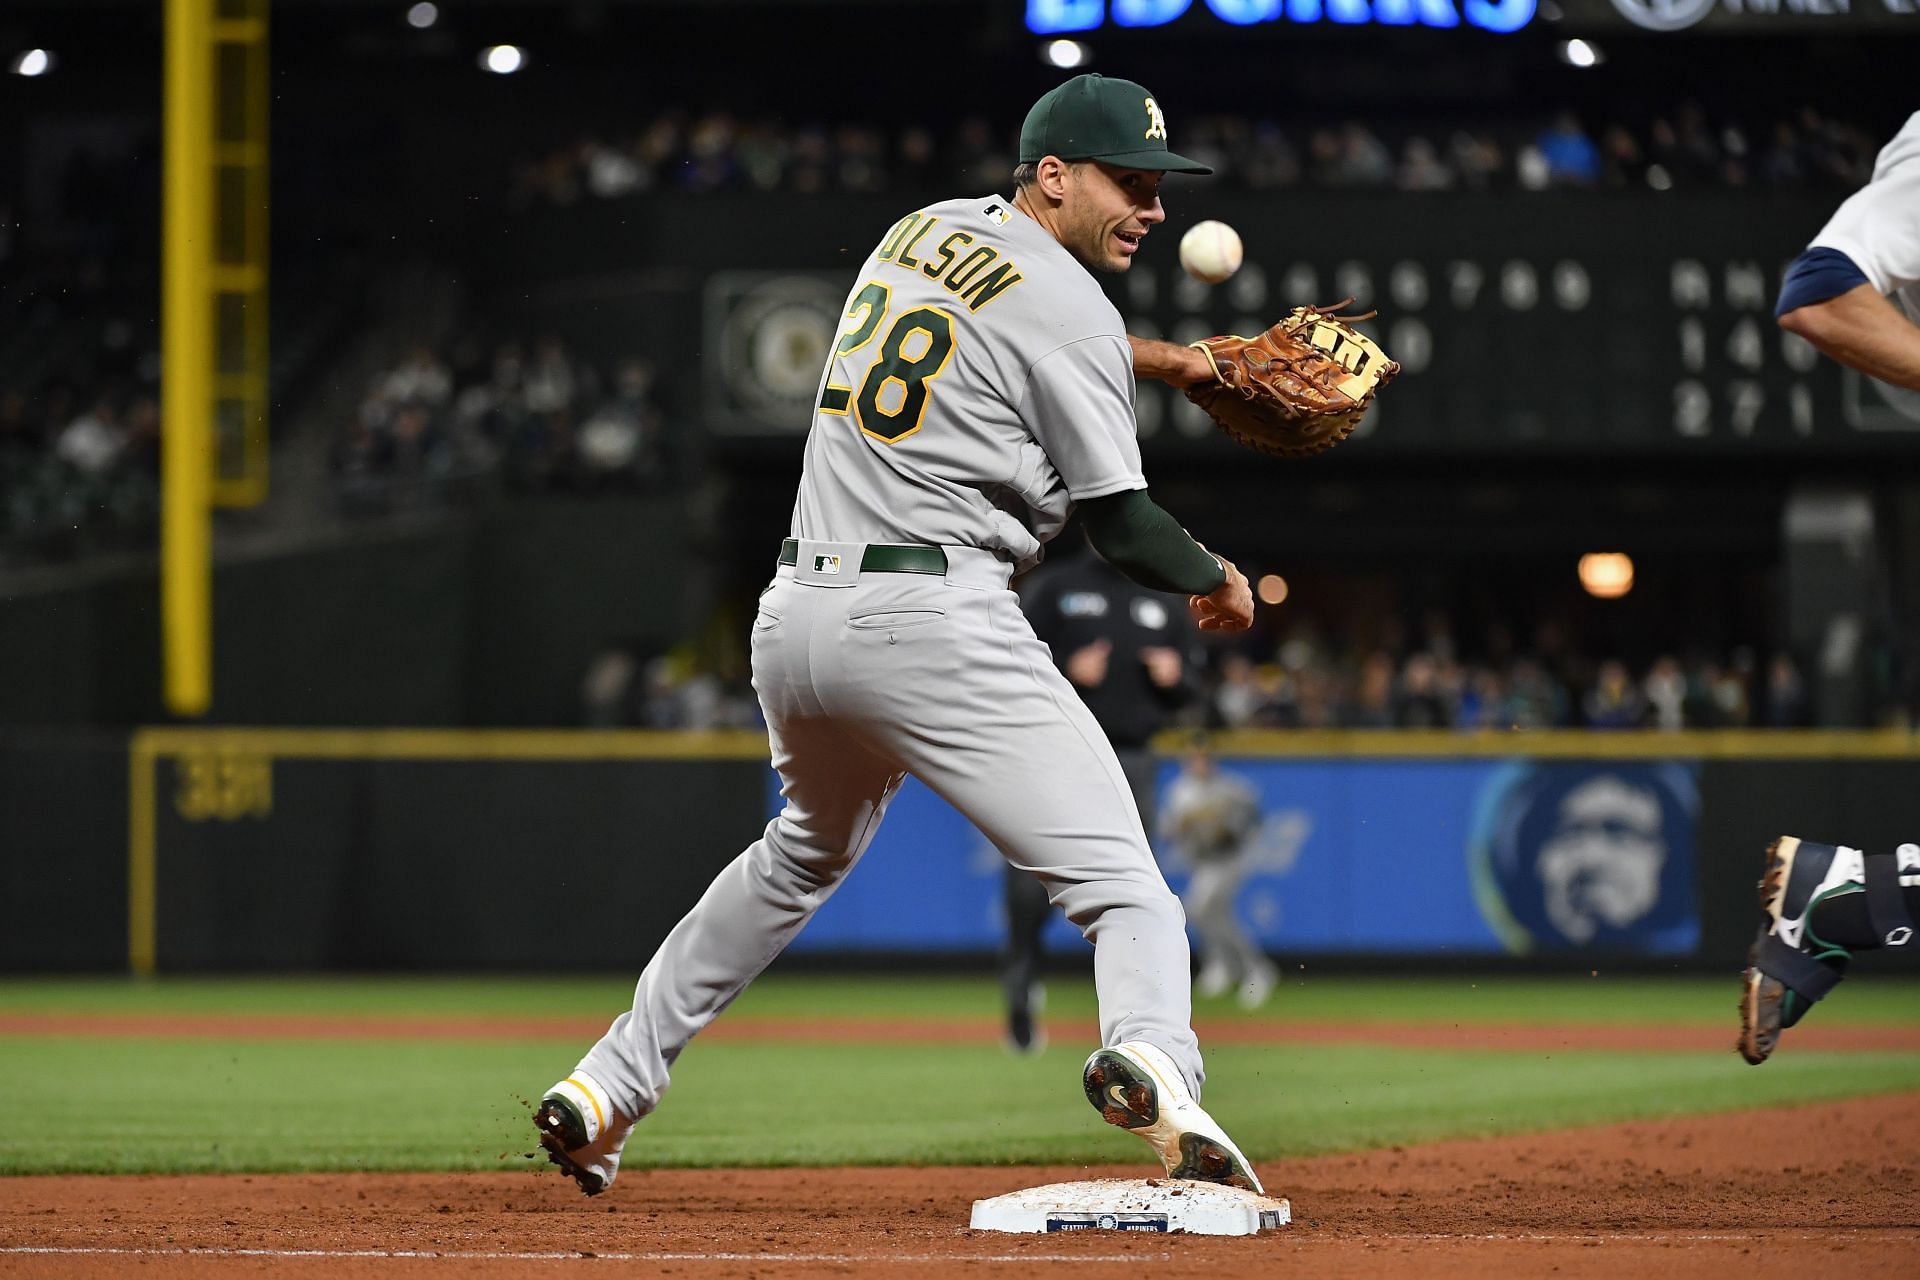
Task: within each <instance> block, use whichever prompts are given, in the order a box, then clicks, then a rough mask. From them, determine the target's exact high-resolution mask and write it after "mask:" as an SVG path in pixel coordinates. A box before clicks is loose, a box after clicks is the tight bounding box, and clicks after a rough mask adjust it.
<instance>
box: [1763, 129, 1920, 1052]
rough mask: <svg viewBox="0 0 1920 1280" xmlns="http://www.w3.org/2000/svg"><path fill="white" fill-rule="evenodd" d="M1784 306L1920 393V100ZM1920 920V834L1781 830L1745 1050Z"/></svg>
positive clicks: (1902, 939) (1781, 309)
mask: <svg viewBox="0 0 1920 1280" xmlns="http://www.w3.org/2000/svg"><path fill="white" fill-rule="evenodd" d="M1774 314H1775V315H1776V316H1777V317H1778V318H1779V321H1780V327H1781V328H1783V329H1786V330H1787V331H1789V332H1791V333H1797V334H1799V335H1800V336H1801V337H1803V338H1805V339H1807V341H1809V342H1811V343H1813V345H1814V346H1816V347H1818V348H1819V349H1820V350H1821V351H1823V352H1825V353H1826V354H1827V355H1829V356H1832V357H1833V358H1834V359H1835V360H1838V361H1840V362H1841V363H1842V364H1845V365H1848V366H1850V367H1851V368H1854V369H1858V370H1859V371H1860V372H1861V373H1864V374H1868V375H1870V376H1871V377H1875V378H1878V379H1879V380H1880V381H1882V382H1885V383H1890V384H1891V385H1893V386H1896V387H1903V388H1905V389H1906V390H1908V391H1911V392H1920V112H1915V113H1914V114H1913V115H1912V116H1911V117H1910V118H1909V119H1908V120H1907V123H1906V125H1905V126H1904V127H1902V128H1901V130H1900V132H1899V133H1897V134H1895V135H1894V138H1893V141H1891V142H1889V143H1888V144H1887V145H1886V146H1885V147H1883V148H1881V151H1880V155H1879V157H1878V158H1877V159H1876V160H1875V161H1874V165H1873V178H1872V180H1871V181H1869V182H1868V183H1867V185H1866V186H1864V187H1862V188H1861V189H1860V190H1858V191H1856V192H1854V193H1853V194H1852V195H1851V196H1849V197H1847V199H1846V201H1845V203H1843V204H1842V205H1841V206H1840V207H1839V209H1837V210H1835V212H1834V214H1833V217H1831V218H1829V219H1828V220H1827V225H1826V226H1825V227H1823V228H1821V230H1820V234H1819V235H1817V236H1815V237H1814V238H1813V243H1812V244H1810V245H1808V246H1807V249H1806V251H1805V252H1804V253H1802V254H1801V255H1800V256H1799V257H1798V258H1795V259H1794V260H1793V262H1792V263H1791V264H1790V265H1789V266H1788V268H1787V274H1786V279H1785V280H1784V281H1783V282H1782V283H1781V286H1780V300H1779V303H1778V304H1777V305H1776V306H1775V308H1774ZM1915 407H1916V411H1920V401H1916V402H1915ZM1907 630H1908V635H1909V640H1908V643H1909V652H1910V653H1913V652H1915V650H1914V649H1913V648H1912V638H1911V636H1912V628H1908V629H1907ZM1916 919H1920V844H1913V843H1907V844H1902V845H1899V846H1897V847H1896V848H1895V849H1894V851H1893V852H1892V853H1877V854H1869V853H1865V852H1863V851H1862V850H1859V849H1854V848H1850V847H1848V846H1846V845H1840V844H1822V843H1819V842H1817V841H1813V840H1802V839H1799V838H1798V837H1795V836H1781V837H1780V838H1779V839H1777V840H1775V841H1774V842H1773V843H1772V844H1771V845H1769V846H1768V847H1767V854H1766V863H1765V870H1764V871H1763V872H1762V874H1761V878H1760V930H1759V933H1758V934H1757V935H1756V936H1755V938H1754V943H1753V948H1752V950H1751V951H1750V952H1749V953H1748V956H1747V970H1746V973H1745V974H1743V975H1742V977H1741V993H1740V1040H1739V1045H1738V1047H1739V1050H1740V1056H1741V1057H1743V1058H1745V1059H1746V1060H1747V1061H1748V1062H1751V1063H1753V1064H1755V1065H1756V1066H1757V1065H1758V1064H1760V1063H1762V1062H1765V1061H1766V1060H1767V1059H1768V1058H1769V1057H1770V1056H1772V1054H1773V1051H1774V1048H1775V1047H1776V1046H1777V1045H1778V1044H1779V1042H1780V1032H1781V1031H1783V1030H1784V1029H1786V1028H1788V1027H1791V1026H1793V1025H1794V1024H1795V1023H1797V1022H1798V1021H1800V1019H1801V1018H1803V1017H1805V1016H1806V1014H1807V1011H1808V1010H1810V1009H1811V1008H1813V1005H1814V1002H1815V1001H1817V1000H1819V999H1821V998H1822V997H1824V996H1825V995H1826V994H1827V993H1828V992H1830V991H1832V990H1833V988H1834V987H1835V986H1836V985H1838V984H1839V982H1840V979H1841V978H1842V977H1843V976H1845V974H1846V971H1847V966H1848V963H1849V962H1850V961H1851V960H1852V958H1853V954H1854V953H1855V952H1857V951H1871V950H1875V949H1877V948H1880V947H1906V946H1911V945H1912V944H1913V937H1914V927H1915V920H1916Z"/></svg>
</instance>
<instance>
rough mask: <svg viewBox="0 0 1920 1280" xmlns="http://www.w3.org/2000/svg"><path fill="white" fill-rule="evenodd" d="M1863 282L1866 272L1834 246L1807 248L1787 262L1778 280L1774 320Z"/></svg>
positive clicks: (1854, 287) (1834, 296) (1833, 296)
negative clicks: (1829, 247)
mask: <svg viewBox="0 0 1920 1280" xmlns="http://www.w3.org/2000/svg"><path fill="white" fill-rule="evenodd" d="M1865 283H1867V274H1866V272H1864V271H1862V270H1860V268H1859V267H1858V266H1856V265H1854V261H1853V259H1852V258H1849V257H1848V256H1847V255H1846V254H1844V253H1842V252H1840V251H1839V250H1838V249H1808V250H1807V251H1806V252H1805V253H1803V254H1801V255H1800V256H1799V257H1797V258H1795V259H1794V260H1793V261H1792V262H1790V263H1788V264H1787V276H1786V279H1784V280H1782V281H1781V282H1780V301H1779V302H1777V303H1775V304H1774V308H1773V318H1774V319H1776V320H1778V319H1779V318H1780V317H1781V316H1783V315H1785V314H1787V312H1789V311H1794V310H1797V309H1798V308H1800V307H1810V306H1812V305H1813V304H1814V303H1816V302H1825V301H1827V300H1828V299H1829V298H1837V297H1839V296H1840V295H1841V294H1843V293H1845V292H1847V291H1848V290H1849V289H1857V288H1859V287H1860V286H1861V285H1863V284H1865Z"/></svg>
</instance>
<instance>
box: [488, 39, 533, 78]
mask: <svg viewBox="0 0 1920 1280" xmlns="http://www.w3.org/2000/svg"><path fill="white" fill-rule="evenodd" d="M480 65H481V67H482V68H484V69H485V70H488V71H491V72H493V74H495V75H497V76H510V75H512V74H513V73H514V72H516V71H518V70H520V68H522V67H524V66H526V65H527V54H526V50H524V49H522V48H521V47H520V46H519V45H515V44H495V45H488V46H487V47H486V48H485V49H482V50H481V51H480Z"/></svg>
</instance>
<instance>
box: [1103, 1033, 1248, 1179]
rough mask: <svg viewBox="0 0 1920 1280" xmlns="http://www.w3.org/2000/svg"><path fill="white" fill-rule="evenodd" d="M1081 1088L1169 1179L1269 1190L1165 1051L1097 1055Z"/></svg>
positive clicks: (1124, 1047)
mask: <svg viewBox="0 0 1920 1280" xmlns="http://www.w3.org/2000/svg"><path fill="white" fill-rule="evenodd" d="M1080 1083H1081V1084H1082V1086H1084V1087H1085V1089H1086V1091H1087V1101H1088V1102H1091V1103H1092V1104H1093V1106H1094V1109H1095V1110H1097V1111H1098V1112H1099V1113H1100V1115H1101V1117H1102V1118H1103V1119H1105V1120H1106V1122H1107V1123H1108V1124H1113V1125H1119V1126H1120V1127H1121V1128H1122V1129H1127V1130H1130V1131H1132V1132H1133V1133H1136V1134H1138V1135H1140V1137H1142V1138H1144V1139H1145V1140H1146V1143H1147V1145H1148V1146H1150V1147H1152V1148H1153V1149H1154V1151H1156V1152H1157V1153H1158V1154H1159V1156H1160V1164H1161V1166H1162V1167H1163V1168H1164V1169H1166V1171H1167V1176H1168V1177H1170V1178H1192V1179H1194V1180H1195V1181H1197V1182H1219V1183H1224V1184H1226V1185H1227V1186H1230V1187H1240V1188H1242V1189H1244V1190H1247V1191H1260V1192H1264V1191H1265V1190H1266V1188H1265V1187H1263V1186H1261V1185H1260V1177H1259V1175H1258V1174H1256V1173H1255V1172H1254V1171H1253V1165H1252V1164H1251V1163H1249V1162H1248V1160H1247V1158H1246V1157H1245V1156H1243V1155H1241V1154H1240V1148H1239V1147H1236V1146H1234V1145H1233V1139H1232V1138H1229V1137H1228V1136H1227V1131H1226V1130H1225V1129H1222V1128H1221V1127H1220V1126H1219V1125H1218V1124H1216V1123H1215V1122H1214V1119H1213V1117H1212V1116H1210V1115H1208V1114H1207V1113H1206V1112H1205V1111H1203V1110H1201V1109H1200V1104H1199V1103H1198V1102H1196V1101H1194V1098H1193V1095H1192V1094H1191V1093H1189V1092H1188V1091H1187V1085H1186V1081H1185V1079H1184V1078H1183V1077H1182V1076H1181V1074H1180V1069H1179V1068H1178V1067H1176V1066H1174V1065H1173V1059H1171V1058H1169V1057H1168V1056H1167V1055H1166V1053H1165V1052H1164V1051H1162V1050H1160V1049H1157V1048H1155V1047H1154V1046H1153V1045H1150V1044H1145V1043H1142V1042H1141V1041H1138V1040H1130V1041H1128V1042H1127V1043H1126V1044H1116V1045H1111V1046H1109V1047H1108V1048H1105V1049H1096V1050H1095V1051H1094V1053H1093V1056H1092V1057H1090V1058H1088V1059H1087V1065H1086V1069H1085V1070H1084V1071H1082V1072H1081V1075H1080Z"/></svg>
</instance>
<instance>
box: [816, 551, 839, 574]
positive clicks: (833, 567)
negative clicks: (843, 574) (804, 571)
mask: <svg viewBox="0 0 1920 1280" xmlns="http://www.w3.org/2000/svg"><path fill="white" fill-rule="evenodd" d="M813 571H814V572H815V573H830V574H836V575H837V574H838V573H839V572H840V557H839V556H815V557H814V558H813Z"/></svg>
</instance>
